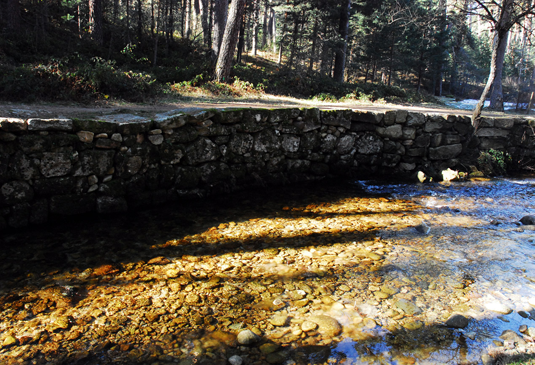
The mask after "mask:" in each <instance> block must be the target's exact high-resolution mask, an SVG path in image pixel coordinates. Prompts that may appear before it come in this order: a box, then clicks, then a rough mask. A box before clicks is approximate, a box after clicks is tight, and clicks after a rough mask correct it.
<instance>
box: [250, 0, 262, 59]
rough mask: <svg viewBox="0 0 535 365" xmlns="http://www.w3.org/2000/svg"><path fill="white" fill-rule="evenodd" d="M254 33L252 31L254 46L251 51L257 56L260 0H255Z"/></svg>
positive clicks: (253, 13) (253, 14)
mask: <svg viewBox="0 0 535 365" xmlns="http://www.w3.org/2000/svg"><path fill="white" fill-rule="evenodd" d="M252 16H253V33H252V46H251V51H252V52H253V56H256V53H257V50H258V18H259V17H260V4H259V0H253V12H252Z"/></svg>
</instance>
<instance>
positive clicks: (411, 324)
mask: <svg viewBox="0 0 535 365" xmlns="http://www.w3.org/2000/svg"><path fill="white" fill-rule="evenodd" d="M423 325H424V324H423V322H421V321H417V320H415V319H410V320H409V321H407V322H405V323H404V324H403V327H404V328H406V329H408V330H409V331H414V330H417V329H420V328H422V327H423Z"/></svg>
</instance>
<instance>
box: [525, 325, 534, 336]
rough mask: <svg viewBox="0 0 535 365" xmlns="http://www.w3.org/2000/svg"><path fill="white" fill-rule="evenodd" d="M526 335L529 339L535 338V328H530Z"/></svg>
mask: <svg viewBox="0 0 535 365" xmlns="http://www.w3.org/2000/svg"><path fill="white" fill-rule="evenodd" d="M526 334H527V335H528V336H529V337H532V338H535V328H534V327H528V329H527V331H526Z"/></svg>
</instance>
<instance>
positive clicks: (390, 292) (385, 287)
mask: <svg viewBox="0 0 535 365" xmlns="http://www.w3.org/2000/svg"><path fill="white" fill-rule="evenodd" d="M381 292H383V293H386V294H388V295H394V294H397V293H398V292H399V290H398V289H397V288H394V287H392V286H390V285H386V284H385V285H383V286H382V287H381Z"/></svg>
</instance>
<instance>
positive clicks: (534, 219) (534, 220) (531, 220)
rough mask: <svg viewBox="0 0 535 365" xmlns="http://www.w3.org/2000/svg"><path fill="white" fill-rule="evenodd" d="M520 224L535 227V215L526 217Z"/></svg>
mask: <svg viewBox="0 0 535 365" xmlns="http://www.w3.org/2000/svg"><path fill="white" fill-rule="evenodd" d="M520 222H521V223H522V224H524V225H535V215H526V216H525V217H522V219H520Z"/></svg>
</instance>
